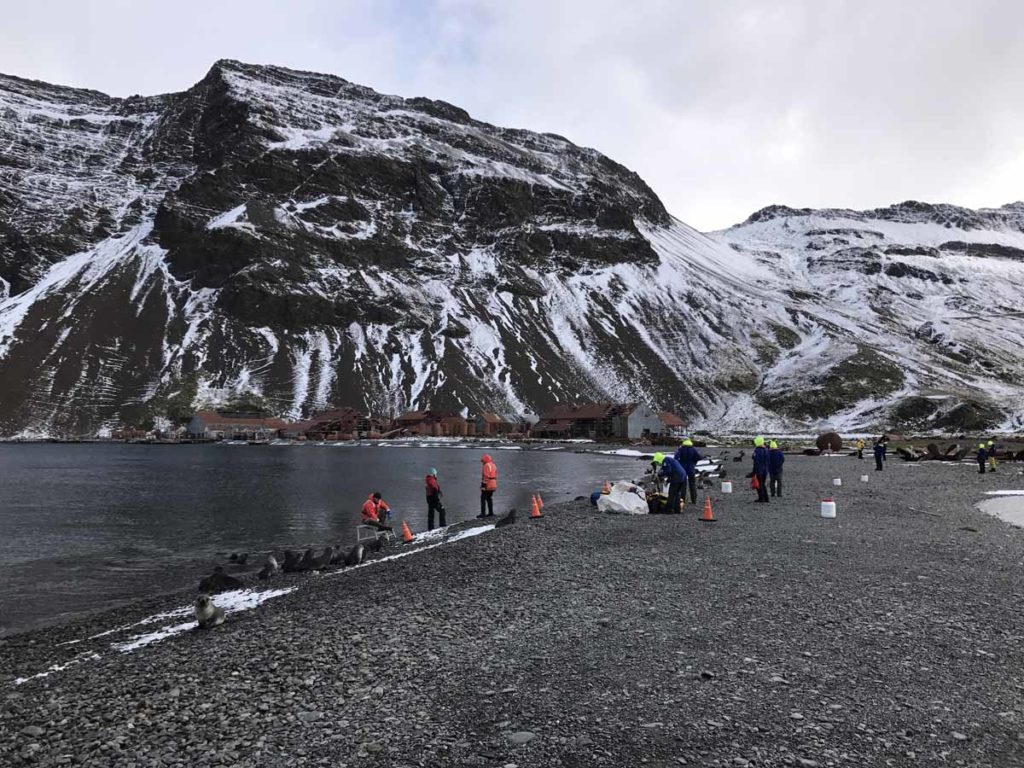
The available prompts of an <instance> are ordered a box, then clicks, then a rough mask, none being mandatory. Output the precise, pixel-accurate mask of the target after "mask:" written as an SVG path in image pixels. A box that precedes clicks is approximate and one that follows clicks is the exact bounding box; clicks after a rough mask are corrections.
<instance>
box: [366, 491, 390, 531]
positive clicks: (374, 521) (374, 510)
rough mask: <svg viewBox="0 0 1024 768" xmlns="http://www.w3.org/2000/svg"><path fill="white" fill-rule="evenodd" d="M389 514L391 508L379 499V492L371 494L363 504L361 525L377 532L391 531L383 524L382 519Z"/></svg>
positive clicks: (388, 526)
mask: <svg viewBox="0 0 1024 768" xmlns="http://www.w3.org/2000/svg"><path fill="white" fill-rule="evenodd" d="M390 512H391V507H389V506H388V505H387V502H386V501H384V499H382V498H381V497H380V491H377V492H376V493H371V494H370V495H369V496H367V497H366V501H365V502H363V525H368V526H370V527H371V528H376V529H377V530H378V531H390V530H393V529H392V527H391V526H390V525H385V524H384V519H386V518H387V515H388V514H390Z"/></svg>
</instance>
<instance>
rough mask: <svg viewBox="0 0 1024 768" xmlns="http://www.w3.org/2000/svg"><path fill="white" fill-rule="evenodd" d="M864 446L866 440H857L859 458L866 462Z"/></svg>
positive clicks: (859, 438) (861, 438)
mask: <svg viewBox="0 0 1024 768" xmlns="http://www.w3.org/2000/svg"><path fill="white" fill-rule="evenodd" d="M864 445H865V443H864V438H863V437H858V438H857V458H858V459H860V460H861V461H864Z"/></svg>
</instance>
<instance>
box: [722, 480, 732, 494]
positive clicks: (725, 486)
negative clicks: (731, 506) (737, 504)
mask: <svg viewBox="0 0 1024 768" xmlns="http://www.w3.org/2000/svg"><path fill="white" fill-rule="evenodd" d="M722 493H732V481H730V480H723V481H722Z"/></svg>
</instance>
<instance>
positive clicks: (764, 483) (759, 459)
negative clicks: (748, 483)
mask: <svg viewBox="0 0 1024 768" xmlns="http://www.w3.org/2000/svg"><path fill="white" fill-rule="evenodd" d="M754 477H756V478H757V502H758V503H761V504H767V503H768V449H767V448H765V447H764V438H763V437H761V436H758V437H755V438H754Z"/></svg>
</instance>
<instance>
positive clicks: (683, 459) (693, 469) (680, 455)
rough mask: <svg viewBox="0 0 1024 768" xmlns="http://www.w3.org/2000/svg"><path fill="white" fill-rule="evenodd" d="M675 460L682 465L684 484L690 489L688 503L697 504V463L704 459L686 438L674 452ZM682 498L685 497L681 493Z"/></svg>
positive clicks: (684, 494) (691, 441)
mask: <svg viewBox="0 0 1024 768" xmlns="http://www.w3.org/2000/svg"><path fill="white" fill-rule="evenodd" d="M674 458H675V460H676V461H678V462H679V463H680V464H682V465H683V470H684V471H685V472H686V484H687V486H688V487H689V489H690V503H691V504H696V503H697V462H698V461H700V460H701V459H703V458H704V457H703V456H701V455H700V451H698V450H697V449H696V448H694V447H693V440H691V439H690V438H686V439H685V440H683V444H682V445H681V446H679V448H678V450H677V451H676V455H675V457H674ZM683 497H684V498H685V497H686V493H685V492H684V493H683Z"/></svg>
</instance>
